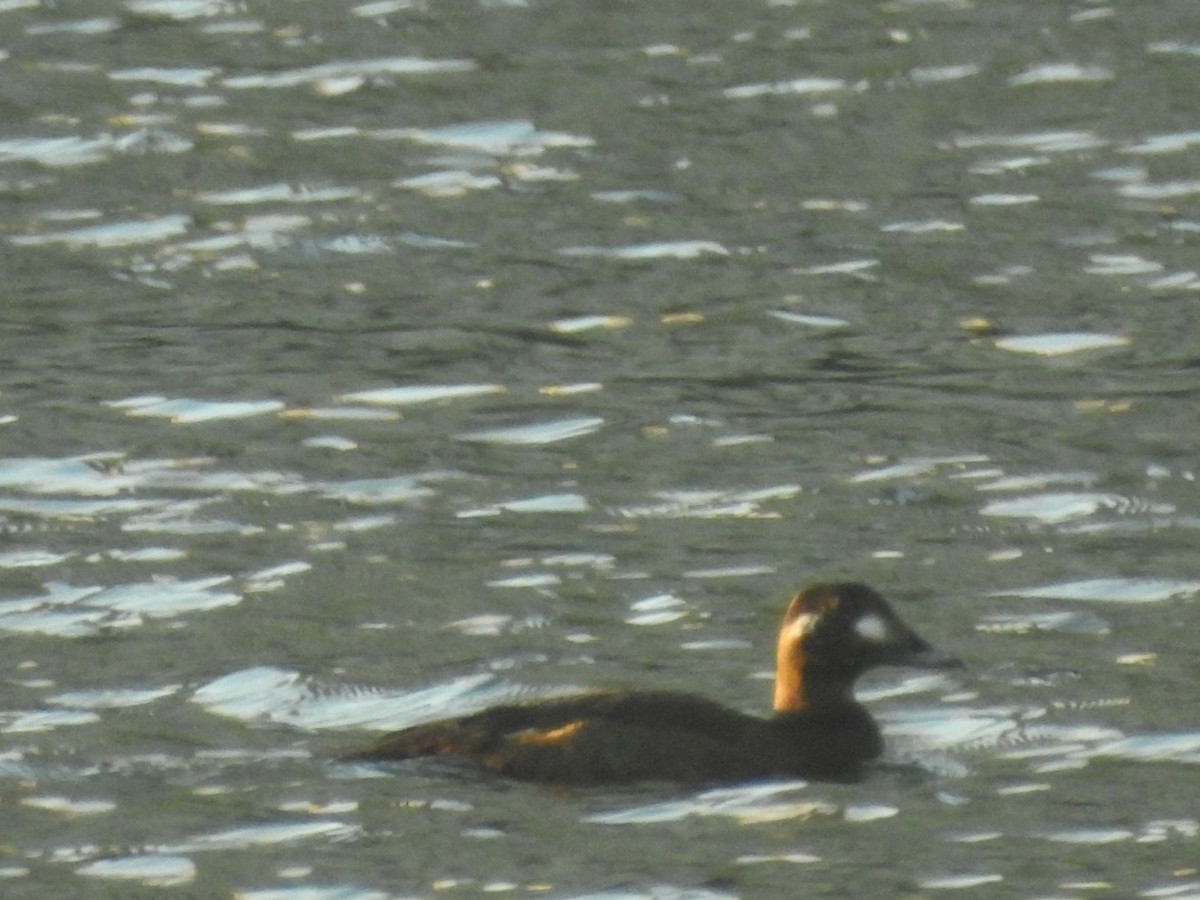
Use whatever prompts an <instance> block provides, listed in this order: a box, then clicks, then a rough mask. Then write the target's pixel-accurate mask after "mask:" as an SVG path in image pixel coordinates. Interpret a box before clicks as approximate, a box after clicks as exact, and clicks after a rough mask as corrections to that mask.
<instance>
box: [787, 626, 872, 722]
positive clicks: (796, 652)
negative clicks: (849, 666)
mask: <svg viewBox="0 0 1200 900" xmlns="http://www.w3.org/2000/svg"><path fill="white" fill-rule="evenodd" d="M811 668H812V667H811V665H810V664H809V663H808V661H807V660H805V658H804V653H803V651H802V650H801V645H800V642H799V641H797V640H794V639H792V638H791V637H790V636H788V635H786V634H785V635H782V636H781V637H780V640H779V650H778V652H777V653H776V657H775V701H774V703H773V704H772V707H773V708H774V710H775V712H777V713H785V712H796V711H798V710H802V709H812V708H813V707H828V706H844V705H847V704H853V703H854V682H853V680H852V679H851V680H847V679H846V678H843V677H840V675H838V674H835V673H830V674H829V676H828V677H825V678H822V677H819V676H818V677H816V678H814V677H811V676H812V674H813V673H812V671H811Z"/></svg>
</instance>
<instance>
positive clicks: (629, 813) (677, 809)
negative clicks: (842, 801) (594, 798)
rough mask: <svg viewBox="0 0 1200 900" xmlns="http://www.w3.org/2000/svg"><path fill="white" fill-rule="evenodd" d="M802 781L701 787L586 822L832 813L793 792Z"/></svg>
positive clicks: (756, 819)
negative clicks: (679, 796) (687, 794)
mask: <svg viewBox="0 0 1200 900" xmlns="http://www.w3.org/2000/svg"><path fill="white" fill-rule="evenodd" d="M807 788H808V782H805V781H772V782H766V783H760V784H747V785H739V786H737V787H728V788H718V789H716V790H710V791H702V792H701V793H699V794H693V795H692V796H691V797H685V798H683V799H681V800H668V801H666V802H663V803H651V804H648V805H645V806H635V807H631V808H629V809H622V810H616V811H613V812H605V813H596V814H594V815H590V816H587V817H586V818H585V819H584V821H585V822H596V823H599V824H601V825H645V824H649V823H658V822H678V821H680V820H682V819H687V818H690V817H692V816H723V817H727V818H732V819H735V820H737V821H738V822H740V823H741V824H744V825H751V824H756V823H761V822H778V821H781V820H784V819H806V818H809V817H811V816H814V815H833V814H834V813H836V812H837V811H838V807H837V805H836V804H833V803H829V802H827V801H824V800H802V799H798V798H797V797H796V796H795V795H796V794H799V793H801V792H805V791H807Z"/></svg>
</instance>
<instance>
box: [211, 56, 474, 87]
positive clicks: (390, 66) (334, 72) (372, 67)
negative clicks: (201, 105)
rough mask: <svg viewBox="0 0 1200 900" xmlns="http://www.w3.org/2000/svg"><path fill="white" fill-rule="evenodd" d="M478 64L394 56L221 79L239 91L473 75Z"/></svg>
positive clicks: (226, 85)
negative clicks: (374, 78)
mask: <svg viewBox="0 0 1200 900" xmlns="http://www.w3.org/2000/svg"><path fill="white" fill-rule="evenodd" d="M474 68H475V63H474V62H472V61H471V60H469V59H423V58H421V57H417V56H392V57H384V58H380V59H359V60H345V61H340V62H330V63H322V64H320V65H316V66H308V67H306V68H300V69H284V70H282V71H277V72H271V73H269V74H266V73H261V74H255V75H233V76H230V77H228V78H224V79H222V80H221V84H223V85H224V86H225V87H228V88H233V89H235V90H244V89H248V88H288V87H296V86H297V85H304V84H316V83H318V82H321V81H327V80H334V79H342V78H353V77H356V76H360V75H361V76H366V77H370V76H374V75H428V74H438V73H453V72H469V71H471V70H472V69H474Z"/></svg>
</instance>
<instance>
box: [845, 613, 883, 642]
mask: <svg viewBox="0 0 1200 900" xmlns="http://www.w3.org/2000/svg"><path fill="white" fill-rule="evenodd" d="M854 632H855V634H857V635H858V636H859V637H860V638H862V639H863V640H864V641H870V642H871V643H873V644H885V643H887V642H888V641H889V640H891V638H892V629H891V626H889V625H888V623H887V620H886V619H884V618H883V616H877V615H873V614H872V615H866V616H863V617H862V618H860V619H859V620H858V621H857V622H855V623H854Z"/></svg>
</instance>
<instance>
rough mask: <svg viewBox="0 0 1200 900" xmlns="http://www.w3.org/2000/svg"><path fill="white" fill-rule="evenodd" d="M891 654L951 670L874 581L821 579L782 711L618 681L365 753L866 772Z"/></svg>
mask: <svg viewBox="0 0 1200 900" xmlns="http://www.w3.org/2000/svg"><path fill="white" fill-rule="evenodd" d="M879 665H900V666H917V667H922V668H950V667H955V666H961V665H962V663H961V662H960V661H959V660H958V659H956V658H954V657H952V656H947V655H945V654H943V653H940V652H938V651H937V650H935V649H933V648H932V647H931V646H930V645H929V644H927V643H925V641H923V640H922V639H921V638H920V637H918V636H917V634H916V633H915V632H913V631H912V629H910V628H909V627H908V626H907V625H905V624H904V623H903V622H901V621H900V618H899V617H898V616H897V615H896V614H895V613H894V612H893V611H892V609H891V607H889V606H888V604H887V603H886V602H885V601H884V599H883V598H882V597H880V596H879V595H878V594H877V593H875V591H873V590H872V589H871V588H869V587H867V586H866V585H863V584H818V585H813V586H812V587H809V588H806V589H805V590H804V591H802V592H801V593H799V594H797V595H796V596H795V598H793V600H792V602H791V604H790V605H789V606H788V609H787V613H786V614H785V615H784V617H783V626H782V628H781V629H780V632H779V649H778V653H777V657H776V671H775V703H774V707H775V714H774V715H773V716H771V717H770V718H766V719H763V718H759V717H757V716H749V715H746V714H745V713H740V712H738V711H736V710H733V709H730V708H728V707H725V706H722V705H720V704H719V703H715V702H713V701H712V700H707V699H705V698H703V697H700V696H697V695H695V694H687V693H682V692H669V691H608V692H599V693H590V694H583V695H581V696H574V697H562V698H556V699H550V700H540V701H533V702H529V703H518V704H512V705H507V706H496V707H492V708H491V709H485V710H484V711H482V712H478V713H475V714H473V715H469V716H462V717H460V718H455V719H445V720H442V721H439V722H430V723H427V724H424V725H416V726H413V727H411V728H405V729H403V730H401V731H394V732H392V733H390V734H387V735H384V736H383V737H381V738H380V739H379V740H377V741H376V742H375V743H374V744H372V745H371V746H370V747H367V748H366V749H365V750H362V751H359V752H356V753H353V754H351V755H350V756H349V757H347V758H348V759H355V760H397V759H411V758H413V757H418V756H450V757H461V758H466V759H471V760H474V761H475V762H476V763H478V764H479V765H481V766H483V767H484V768H486V769H490V770H492V771H494V772H498V773H500V774H501V775H506V776H508V777H510V778H520V779H526V780H529V781H544V782H554V783H560V784H605V783H609V784H611V783H615V782H629V781H641V780H655V779H666V780H674V781H685V782H693V783H696V782H713V781H739V780H745V779H750V778H762V777H767V776H772V775H796V776H801V777H807V778H820V779H826V780H830V781H852V780H854V779H856V778H859V777H861V775H862V771H863V768H864V766H865V764H866V763H868V762H870V761H871V760H872V759H874V758H875V757H877V756H879V754H880V753H881V752H882V751H883V739H882V737H881V735H880V732H879V727H878V726H877V725H876V724H875V721H874V719H872V718H871V715H870V713H868V712H867V711H866V709H864V708H863V707H862V706H861V705H859V703H858V702H857V701H856V700H855V699H854V693H853V689H854V681H855V679H856V678H858V676H859V675H861V674H862V673H863V672H865V671H867V670H868V669H871V668H873V667H875V666H879Z"/></svg>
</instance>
